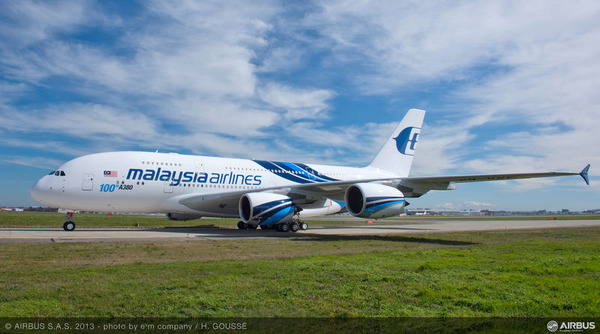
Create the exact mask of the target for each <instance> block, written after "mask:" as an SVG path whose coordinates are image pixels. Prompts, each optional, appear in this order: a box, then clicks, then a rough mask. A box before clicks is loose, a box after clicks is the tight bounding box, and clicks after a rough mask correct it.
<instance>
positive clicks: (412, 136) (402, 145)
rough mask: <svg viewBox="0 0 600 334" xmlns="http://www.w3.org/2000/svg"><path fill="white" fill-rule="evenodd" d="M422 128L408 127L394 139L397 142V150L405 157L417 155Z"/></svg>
mask: <svg viewBox="0 0 600 334" xmlns="http://www.w3.org/2000/svg"><path fill="white" fill-rule="evenodd" d="M420 133H421V128H415V127H412V126H410V127H408V128H404V130H402V131H400V133H399V134H398V137H396V138H394V140H395V141H396V148H397V149H398V152H400V153H402V154H405V155H415V146H416V145H417V142H418V141H419V134H420Z"/></svg>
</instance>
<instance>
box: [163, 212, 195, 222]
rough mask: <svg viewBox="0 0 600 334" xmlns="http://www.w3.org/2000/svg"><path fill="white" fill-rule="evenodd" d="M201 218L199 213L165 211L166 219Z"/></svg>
mask: <svg viewBox="0 0 600 334" xmlns="http://www.w3.org/2000/svg"><path fill="white" fill-rule="evenodd" d="M199 218H202V216H201V215H198V214H193V213H192V214H190V213H174V212H169V213H167V219H168V220H183V221H185V220H192V219H199Z"/></svg>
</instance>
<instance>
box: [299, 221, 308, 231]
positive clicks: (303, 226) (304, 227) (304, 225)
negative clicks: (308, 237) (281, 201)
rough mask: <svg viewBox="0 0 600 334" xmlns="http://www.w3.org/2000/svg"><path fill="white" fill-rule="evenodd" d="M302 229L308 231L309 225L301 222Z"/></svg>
mask: <svg viewBox="0 0 600 334" xmlns="http://www.w3.org/2000/svg"><path fill="white" fill-rule="evenodd" d="M300 229H301V230H302V231H306V230H308V224H307V223H305V222H301V223H300Z"/></svg>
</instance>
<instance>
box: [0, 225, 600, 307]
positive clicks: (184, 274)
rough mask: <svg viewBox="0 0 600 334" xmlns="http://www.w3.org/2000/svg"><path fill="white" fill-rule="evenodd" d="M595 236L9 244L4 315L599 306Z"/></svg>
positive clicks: (550, 233) (3, 256)
mask: <svg viewBox="0 0 600 334" xmlns="http://www.w3.org/2000/svg"><path fill="white" fill-rule="evenodd" d="M1 217H2V219H4V218H5V217H7V216H4V215H2V216H1ZM113 217H114V216H113ZM59 218H60V215H59ZM103 218H111V219H112V217H103ZM161 218H162V217H161ZM81 219H82V220H83V219H84V218H83V215H82V218H81ZM98 219H99V220H101V219H100V218H98ZM152 219H158V218H155V217H150V218H148V220H149V221H151V220H152ZM162 223H164V220H162ZM178 223H179V222H178ZM194 224H195V225H198V222H195V223H194ZM2 225H5V221H3V224H2ZM163 226H164V225H163ZM599 240H600V228H571V229H549V230H534V231H530V230H523V231H500V232H472V233H453V234H426V235H410V236H364V237H318V238H315V237H301V236H298V237H294V238H273V239H245V240H198V241H165V242H142V241H140V242H91V243H0V263H1V264H2V266H1V267H0V291H2V292H1V293H0V317H32V316H58V317H73V316H93V317H98V316H107V317H113V316H117V317H130V316H131V317H133V316H137V317H139V316H146V317H149V316H158V317H171V316H174V317H188V316H193V317H203V316H217V317H221V316H234V317H236V316H252V317H258V316H266V317H269V316H280V317H294V316H302V317H304V316H311V317H388V316H391V317H404V316H416V317H434V316H435V317H455V316H465V317H554V316H562V317H596V316H598V315H599V314H600V295H599V294H600V293H599V291H600V243H599V242H598V241H599Z"/></svg>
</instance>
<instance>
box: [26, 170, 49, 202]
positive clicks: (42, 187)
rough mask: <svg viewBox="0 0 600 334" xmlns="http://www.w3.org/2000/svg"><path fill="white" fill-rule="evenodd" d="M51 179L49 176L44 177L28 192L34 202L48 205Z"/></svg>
mask: <svg viewBox="0 0 600 334" xmlns="http://www.w3.org/2000/svg"><path fill="white" fill-rule="evenodd" d="M51 181H52V180H51V179H50V176H48V175H46V176H44V177H42V178H41V179H39V180H38V181H37V182H36V183H35V184H34V185H33V187H32V188H31V190H30V191H29V195H30V196H31V198H33V199H34V200H36V201H38V202H40V203H42V204H46V205H48V204H47V203H48V197H49V195H50V191H51V189H52V188H51Z"/></svg>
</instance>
